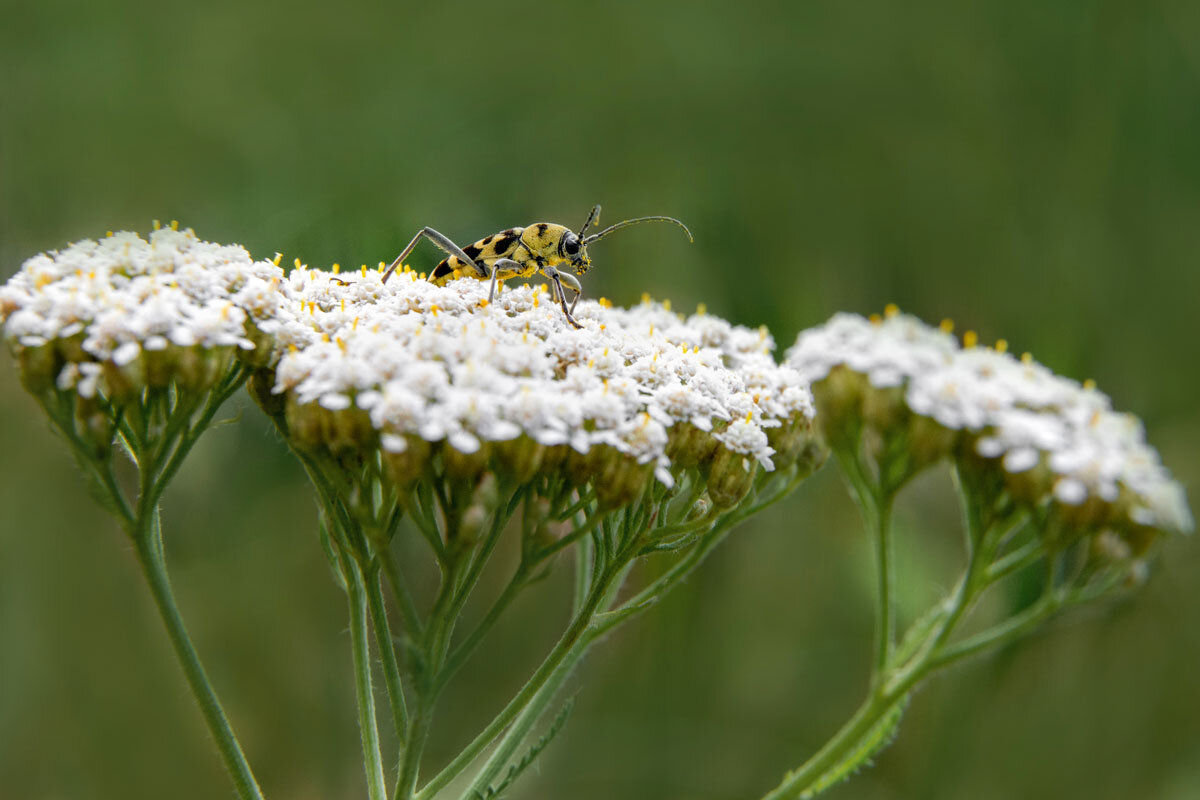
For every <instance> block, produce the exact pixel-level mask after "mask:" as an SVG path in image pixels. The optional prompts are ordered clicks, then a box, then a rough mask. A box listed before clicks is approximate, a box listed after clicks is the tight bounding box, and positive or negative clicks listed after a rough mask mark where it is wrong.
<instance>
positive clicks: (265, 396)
mask: <svg viewBox="0 0 1200 800" xmlns="http://www.w3.org/2000/svg"><path fill="white" fill-rule="evenodd" d="M274 386H275V370H273V369H256V370H254V372H252V373H250V379H249V380H248V381H246V391H247V392H249V394H250V397H251V398H253V400H254V402H255V403H257V404H258V407H259V408H261V409H262V410H263V412H264V413H266V415H267V416H268V417H270V418H271V419H273V420H275V421H276V424H278V423H279V421H280V417H282V416H283V412H284V408H285V407H286V406H287V398H286V397H284V395H283V394H275V393H274V392H273V391H271V390H272V389H273V388H274Z"/></svg>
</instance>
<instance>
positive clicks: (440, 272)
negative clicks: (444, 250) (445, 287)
mask: <svg viewBox="0 0 1200 800" xmlns="http://www.w3.org/2000/svg"><path fill="white" fill-rule="evenodd" d="M449 262H450V259H446V260H445V261H442V262H441V263H439V264H438V265H437V266H436V267H434V268H433V272H431V273H430V274H429V277H431V278H444V277H446V276H447V275H449V274H450V273H451V272H454V268H453V267H451V266H450V263H449Z"/></svg>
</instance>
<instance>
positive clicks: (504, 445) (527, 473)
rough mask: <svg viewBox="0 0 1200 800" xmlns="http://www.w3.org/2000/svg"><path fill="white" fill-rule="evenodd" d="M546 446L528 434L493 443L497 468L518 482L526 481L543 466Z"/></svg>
mask: <svg viewBox="0 0 1200 800" xmlns="http://www.w3.org/2000/svg"><path fill="white" fill-rule="evenodd" d="M545 451H546V448H545V447H543V446H542V445H540V444H538V443H537V442H535V441H534V440H533V439H530V438H529V437H528V436H518V437H516V438H515V439H509V440H508V441H504V442H493V443H492V454H493V455H494V456H495V458H496V466H497V469H498V470H499V471H500V472H502V473H503V474H504V475H505V477H507V478H508V479H510V480H512V481H515V482H516V483H525V482H526V481H528V480H529V479H530V478H532V477H533V476H534V475H536V474H537V472H538V469H539V468H540V467H541V466H542V457H543V455H544V454H545Z"/></svg>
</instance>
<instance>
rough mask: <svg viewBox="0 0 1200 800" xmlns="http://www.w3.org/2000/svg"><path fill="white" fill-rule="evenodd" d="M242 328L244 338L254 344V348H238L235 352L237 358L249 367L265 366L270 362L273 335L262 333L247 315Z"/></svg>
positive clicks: (273, 344) (273, 342)
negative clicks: (244, 333) (244, 334)
mask: <svg viewBox="0 0 1200 800" xmlns="http://www.w3.org/2000/svg"><path fill="white" fill-rule="evenodd" d="M244 328H245V331H246V338H247V339H249V340H250V341H251V342H252V343H253V344H254V349H253V350H243V349H241V348H239V349H238V353H237V356H238V358H239V359H241V360H242V361H243V362H244V363H245V364H247V365H249V366H251V367H256V368H261V367H265V366H267V365H268V364H270V363H271V351H272V349H273V348H274V346H275V340H274V337H272V336H270V335H269V334H266V333H263V332H262V330H260V329H259V327H258V326H257V325H255V324H254V322H253V320H252V319H251V318H250V317H249V316H247V317H246V324H245V326H244Z"/></svg>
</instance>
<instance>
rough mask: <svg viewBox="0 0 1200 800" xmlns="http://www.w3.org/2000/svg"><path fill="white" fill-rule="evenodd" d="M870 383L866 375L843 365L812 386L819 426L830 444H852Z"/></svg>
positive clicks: (835, 445)
mask: <svg viewBox="0 0 1200 800" xmlns="http://www.w3.org/2000/svg"><path fill="white" fill-rule="evenodd" d="M869 385H870V384H869V383H868V382H867V378H866V376H864V375H861V374H859V373H857V372H855V371H854V370H852V369H850V368H849V367H847V366H845V365H840V364H839V365H838V366H836V367H834V368H833V369H831V370H830V371H829V374H828V375H827V376H825V378H823V379H822V380H819V381H817V382H816V383H814V384H813V385H812V393H813V400H814V402H815V403H816V406H817V425H818V426H819V427H820V430H821V434H822V435H823V436H824V437H825V440H826V441H828V442H829V443H830V445H832V446H834V447H842V446H850V445H852V444H853V441H854V437H855V435H856V433H857V430H858V428H859V426H860V425H861V423H862V406H863V395H864V393H865V392H866V390H867V388H868V387H869Z"/></svg>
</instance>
